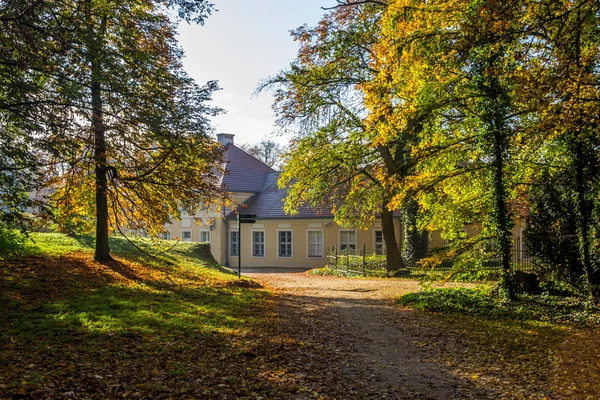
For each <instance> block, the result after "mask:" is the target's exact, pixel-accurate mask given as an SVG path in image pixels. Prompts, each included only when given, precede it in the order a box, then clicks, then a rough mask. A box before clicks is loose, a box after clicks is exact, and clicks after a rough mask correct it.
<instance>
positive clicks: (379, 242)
mask: <svg viewBox="0 0 600 400" xmlns="http://www.w3.org/2000/svg"><path fill="white" fill-rule="evenodd" d="M384 247H385V245H384V244H383V231H375V254H378V255H383V253H384Z"/></svg>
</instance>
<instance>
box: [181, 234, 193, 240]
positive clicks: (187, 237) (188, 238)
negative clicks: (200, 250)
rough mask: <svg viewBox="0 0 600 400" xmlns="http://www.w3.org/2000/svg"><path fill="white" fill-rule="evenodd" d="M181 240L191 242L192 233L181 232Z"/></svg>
mask: <svg viewBox="0 0 600 400" xmlns="http://www.w3.org/2000/svg"><path fill="white" fill-rule="evenodd" d="M181 240H183V241H184V242H191V241H192V231H181Z"/></svg>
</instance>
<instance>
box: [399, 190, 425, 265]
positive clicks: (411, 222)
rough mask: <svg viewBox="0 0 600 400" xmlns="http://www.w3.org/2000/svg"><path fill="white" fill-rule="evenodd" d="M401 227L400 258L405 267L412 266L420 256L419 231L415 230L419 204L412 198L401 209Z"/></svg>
mask: <svg viewBox="0 0 600 400" xmlns="http://www.w3.org/2000/svg"><path fill="white" fill-rule="evenodd" d="M402 211H403V212H402V227H403V229H404V235H403V236H404V240H403V241H402V259H403V260H404V263H405V264H406V266H407V267H414V266H415V264H416V262H417V260H418V259H419V258H420V257H419V254H417V253H421V251H420V250H421V249H419V244H420V243H419V242H420V239H421V235H420V232H419V231H418V230H417V213H418V212H419V204H418V203H417V202H416V201H415V200H414V199H412V198H411V199H408V200H407V201H406V204H405V206H404V207H403V210H402Z"/></svg>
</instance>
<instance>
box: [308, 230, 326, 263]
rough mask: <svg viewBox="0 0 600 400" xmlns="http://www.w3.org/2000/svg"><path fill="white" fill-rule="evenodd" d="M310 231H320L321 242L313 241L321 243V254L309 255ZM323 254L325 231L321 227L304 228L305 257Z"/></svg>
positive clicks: (322, 255)
mask: <svg viewBox="0 0 600 400" xmlns="http://www.w3.org/2000/svg"><path fill="white" fill-rule="evenodd" d="M311 232H320V233H321V243H315V244H317V245H318V244H320V245H321V255H311V254H310V245H311V242H310V233H311ZM324 256H325V231H323V229H307V230H306V258H311V259H314V258H323V257H324Z"/></svg>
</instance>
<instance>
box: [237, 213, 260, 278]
mask: <svg viewBox="0 0 600 400" xmlns="http://www.w3.org/2000/svg"><path fill="white" fill-rule="evenodd" d="M255 222H256V214H238V279H241V278H242V224H253V223H255Z"/></svg>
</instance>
